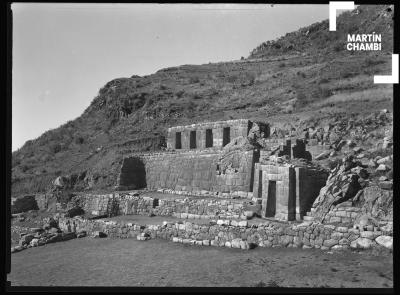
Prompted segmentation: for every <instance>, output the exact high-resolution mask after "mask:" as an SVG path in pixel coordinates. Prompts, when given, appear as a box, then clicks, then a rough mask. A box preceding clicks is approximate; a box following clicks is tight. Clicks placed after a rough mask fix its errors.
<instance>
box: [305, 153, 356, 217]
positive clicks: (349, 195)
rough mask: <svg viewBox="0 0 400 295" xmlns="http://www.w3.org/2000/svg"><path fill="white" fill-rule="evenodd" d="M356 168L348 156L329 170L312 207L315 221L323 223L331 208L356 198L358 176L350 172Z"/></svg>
mask: <svg viewBox="0 0 400 295" xmlns="http://www.w3.org/2000/svg"><path fill="white" fill-rule="evenodd" d="M356 166H357V163H356V162H354V161H353V158H352V157H351V156H350V157H346V158H344V159H343V161H342V164H341V165H338V166H336V167H335V168H334V169H332V170H331V173H330V175H329V177H328V180H327V182H326V185H325V186H324V187H323V188H322V189H321V190H320V193H319V195H318V197H317V198H316V199H315V201H314V203H313V205H312V207H313V208H314V210H313V211H314V213H313V216H314V219H315V220H316V221H324V219H325V216H326V214H327V213H328V212H329V211H330V209H331V207H332V206H336V205H338V204H340V203H342V202H345V201H348V200H351V199H353V198H354V197H355V196H357V194H358V192H359V191H360V190H361V185H360V182H359V179H360V176H359V175H358V174H357V173H355V172H352V170H353V168H354V167H356ZM353 171H355V170H353ZM357 172H358V171H357Z"/></svg>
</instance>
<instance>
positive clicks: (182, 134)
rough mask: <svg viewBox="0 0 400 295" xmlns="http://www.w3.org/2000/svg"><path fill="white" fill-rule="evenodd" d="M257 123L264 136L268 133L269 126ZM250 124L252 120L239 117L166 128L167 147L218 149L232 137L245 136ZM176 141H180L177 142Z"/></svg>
mask: <svg viewBox="0 0 400 295" xmlns="http://www.w3.org/2000/svg"><path fill="white" fill-rule="evenodd" d="M257 124H258V125H259V126H260V129H261V130H262V132H263V134H264V136H265V137H267V136H268V135H269V127H268V126H267V125H266V124H263V123H258V122H257ZM252 125H253V122H251V121H249V120H245V119H239V120H228V121H217V122H210V123H199V124H192V125H187V126H176V127H171V128H169V129H168V137H167V148H168V149H184V150H185V149H205V148H217V149H220V148H222V147H223V146H225V145H226V144H228V143H229V142H230V140H231V139H233V138H236V137H239V136H242V137H246V136H247V135H248V132H249V130H250V129H251V127H252ZM177 133H178V136H177ZM191 137H192V138H191ZM178 138H180V140H179V139H178ZM177 141H180V142H179V143H177Z"/></svg>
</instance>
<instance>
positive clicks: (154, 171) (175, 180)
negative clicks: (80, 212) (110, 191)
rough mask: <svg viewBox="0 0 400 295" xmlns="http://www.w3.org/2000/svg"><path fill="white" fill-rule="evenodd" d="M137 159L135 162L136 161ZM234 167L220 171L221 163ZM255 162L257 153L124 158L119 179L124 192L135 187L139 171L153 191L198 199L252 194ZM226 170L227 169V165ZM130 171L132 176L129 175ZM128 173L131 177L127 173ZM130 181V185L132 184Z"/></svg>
mask: <svg viewBox="0 0 400 295" xmlns="http://www.w3.org/2000/svg"><path fill="white" fill-rule="evenodd" d="M133 159H136V160H133ZM220 160H223V163H222V164H226V163H227V162H229V163H231V167H230V169H225V170H222V171H221V170H219V167H220V166H219V165H218V164H219V162H220ZM254 161H255V152H254V151H252V150H251V151H240V150H236V151H231V152H229V155H224V154H223V153H222V152H221V151H211V152H210V151H187V152H166V153H158V154H143V155H135V156H133V157H130V158H125V159H124V162H123V164H122V169H121V172H120V176H119V185H120V186H121V184H122V185H123V186H122V187H123V188H129V187H130V186H132V187H135V186H137V185H136V182H137V179H139V178H137V177H133V176H135V175H137V174H138V171H139V170H140V169H142V168H140V167H142V166H143V167H144V170H143V169H142V173H143V174H145V179H146V187H147V188H148V189H150V190H155V189H172V190H175V191H186V192H190V193H194V194H198V195H204V193H205V192H212V193H213V194H215V195H220V194H217V193H233V192H250V191H252V186H253V183H252V173H253V164H254ZM128 162H142V163H143V164H140V165H139V166H140V167H139V168H140V169H139V168H137V167H138V166H135V165H133V166H132V165H131V166H132V167H131V168H130V169H128V168H125V167H126V166H127V165H128V164H127V163H128ZM225 166H226V165H225ZM129 171H130V172H129ZM128 172H129V173H128ZM129 179H131V182H129Z"/></svg>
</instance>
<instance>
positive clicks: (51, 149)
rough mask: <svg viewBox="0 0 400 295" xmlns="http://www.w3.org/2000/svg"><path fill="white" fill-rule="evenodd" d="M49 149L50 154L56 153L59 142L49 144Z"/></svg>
mask: <svg viewBox="0 0 400 295" xmlns="http://www.w3.org/2000/svg"><path fill="white" fill-rule="evenodd" d="M49 149H50V152H51V153H52V154H57V153H59V152H60V151H61V144H59V143H53V144H51V145H50V147H49Z"/></svg>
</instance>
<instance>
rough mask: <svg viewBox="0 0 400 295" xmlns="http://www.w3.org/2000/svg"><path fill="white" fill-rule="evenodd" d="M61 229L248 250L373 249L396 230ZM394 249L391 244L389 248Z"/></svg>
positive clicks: (67, 224) (102, 223) (187, 225)
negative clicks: (294, 248) (261, 248)
mask: <svg viewBox="0 0 400 295" xmlns="http://www.w3.org/2000/svg"><path fill="white" fill-rule="evenodd" d="M58 223H59V226H60V229H62V230H63V231H69V232H80V231H86V232H87V233H88V234H91V235H92V234H93V233H95V232H96V231H102V232H104V233H106V234H107V235H108V236H109V237H111V238H135V239H136V238H137V239H140V237H146V239H148V238H160V239H166V240H171V241H173V242H178V243H184V244H192V245H199V246H200V245H201V246H220V247H229V248H241V249H249V248H253V247H255V246H259V247H296V248H297V247H302V248H318V249H322V250H328V249H335V250H337V249H347V248H370V247H374V246H378V245H379V244H382V242H381V239H382V238H383V239H384V240H388V239H390V240H392V235H393V227H392V224H390V225H389V223H388V222H387V223H386V224H385V225H383V224H382V226H376V227H373V229H372V230H366V231H364V230H361V231H360V230H359V229H354V228H352V227H350V228H349V227H347V226H343V225H337V226H335V225H323V224H315V223H311V224H310V223H302V224H290V223H277V222H273V221H266V222H264V223H260V224H257V225H256V224H253V225H249V224H248V222H247V221H240V222H237V221H235V220H218V221H216V222H210V224H196V223H192V222H182V221H180V222H166V221H164V222H163V224H158V225H143V224H135V223H131V222H116V221H113V220H109V221H106V220H85V219H82V218H79V217H76V218H72V219H71V218H59V219H58ZM387 246H389V247H391V245H387Z"/></svg>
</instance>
